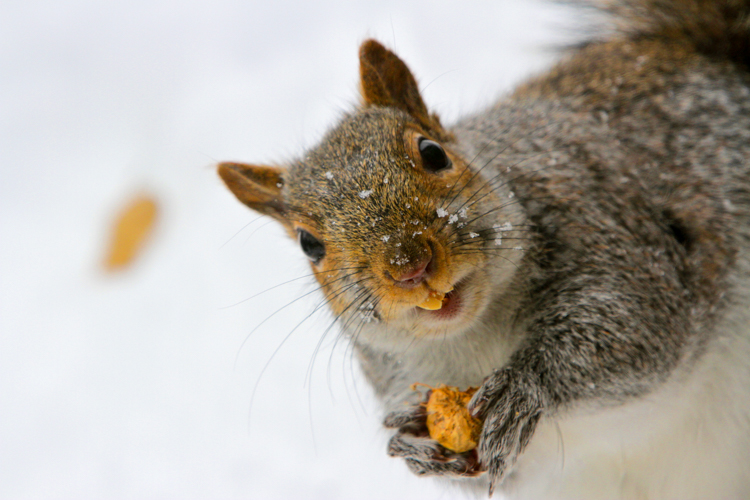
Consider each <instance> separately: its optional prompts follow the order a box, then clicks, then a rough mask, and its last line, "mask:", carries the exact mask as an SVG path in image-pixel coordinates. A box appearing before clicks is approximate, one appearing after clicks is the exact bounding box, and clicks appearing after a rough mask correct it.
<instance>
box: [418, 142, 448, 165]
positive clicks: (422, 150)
mask: <svg viewBox="0 0 750 500" xmlns="http://www.w3.org/2000/svg"><path fill="white" fill-rule="evenodd" d="M419 154H420V155H421V156H422V165H423V166H424V169H425V170H427V171H428V172H433V173H435V172H440V171H441V170H445V169H446V168H450V166H451V160H450V158H448V155H446V154H445V151H444V150H443V147H442V146H441V145H440V144H438V143H437V142H435V141H431V140H429V139H425V138H422V139H420V140H419Z"/></svg>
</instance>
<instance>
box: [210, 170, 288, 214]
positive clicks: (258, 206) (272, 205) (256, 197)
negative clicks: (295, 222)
mask: <svg viewBox="0 0 750 500" xmlns="http://www.w3.org/2000/svg"><path fill="white" fill-rule="evenodd" d="M218 172H219V177H221V180H223V181H224V184H226V185H227V187H228V188H229V190H230V191H231V192H232V193H234V195H235V196H236V197H237V199H238V200H240V201H241V202H242V203H244V204H245V205H247V206H248V207H250V208H252V209H253V210H255V211H257V212H260V213H262V214H264V215H270V216H271V217H273V218H275V219H277V220H278V221H280V222H281V223H286V222H287V221H286V212H287V210H286V205H285V204H284V200H283V198H282V197H281V188H282V187H283V185H284V179H283V177H282V172H283V170H282V169H280V168H275V167H265V166H258V165H246V164H244V163H234V162H223V163H219V166H218Z"/></svg>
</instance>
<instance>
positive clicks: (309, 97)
mask: <svg viewBox="0 0 750 500" xmlns="http://www.w3.org/2000/svg"><path fill="white" fill-rule="evenodd" d="M404 4H405V2H395V1H382V2H370V3H363V2H358V1H350V2H338V3H334V2H332V1H325V2H284V1H281V2H259V1H255V0H243V1H238V0H212V1H211V2H207V1H203V2H201V1H197V0H195V1H186V2H177V1H163V0H147V1H146V0H129V1H127V2H125V1H121V0H115V1H110V2H97V1H94V0H88V1H87V0H66V1H53V0H49V1H42V0H30V1H27V2H10V1H8V2H3V3H2V4H0V128H1V132H0V498H235V497H236V498H266V499H273V498H279V499H292V498H300V499H302V498H304V499H312V498H326V499H332V498H362V499H364V498H373V499H375V498H409V499H410V500H417V499H419V498H452V497H454V496H458V497H461V495H462V494H460V493H457V492H455V491H447V492H446V491H444V490H441V489H440V488H438V487H437V486H436V485H435V484H433V482H432V481H430V480H424V479H418V478H415V477H412V476H411V475H410V474H409V473H408V472H407V470H406V467H405V466H404V465H403V464H402V463H400V462H399V461H397V460H393V459H389V458H388V457H387V456H386V455H385V443H386V441H387V437H388V436H387V434H386V433H385V432H383V431H381V430H380V424H379V421H380V418H381V415H380V413H379V412H378V409H377V406H376V405H375V403H374V401H373V399H372V395H371V394H370V392H369V390H368V388H367V387H366V386H365V384H364V382H363V381H362V379H361V377H360V375H359V373H358V370H357V367H356V366H352V362H351V361H352V360H351V352H349V351H347V350H346V345H345V344H343V343H338V344H336V345H334V343H333V339H334V338H335V335H329V336H327V337H326V339H325V340H324V342H323V346H322V348H321V350H320V352H318V354H317V356H316V357H315V361H316V363H315V365H314V367H313V368H312V370H311V373H308V371H309V367H310V362H311V359H313V352H314V351H315V347H316V344H317V343H318V341H319V340H320V338H321V335H322V331H323V330H324V329H325V327H326V326H327V325H328V322H329V318H328V317H327V316H326V315H325V314H318V315H315V316H313V317H312V318H311V319H310V320H308V321H305V322H302V321H303V319H305V317H306V316H307V315H308V314H309V313H310V311H312V310H313V308H314V307H315V306H316V304H317V303H318V301H319V300H320V297H319V296H317V295H315V294H313V295H310V296H307V297H305V298H303V299H301V300H299V301H297V302H294V303H293V304H291V305H290V307H287V308H286V309H283V310H282V311H281V312H279V313H278V314H275V315H274V314H272V313H273V312H274V311H276V310H277V309H278V308H280V307H281V306H284V305H286V304H290V303H291V302H292V301H294V300H295V299H296V298H298V297H300V296H301V295H303V294H304V293H306V292H307V291H310V290H312V285H311V283H310V282H309V280H307V279H301V280H297V281H294V282H292V283H290V284H287V285H283V286H281V287H279V288H276V289H274V290H271V291H269V292H267V293H263V294H261V295H259V296H257V297H254V298H251V299H249V298H250V297H253V296H255V295H256V294H258V293H259V292H262V291H263V290H265V289H267V288H269V287H272V286H274V285H277V284H280V283H283V282H286V281H288V280H291V279H293V278H298V277H300V276H303V275H305V274H306V273H307V269H306V263H305V259H304V257H303V256H302V255H301V253H300V252H299V251H298V250H297V249H296V248H295V246H294V245H293V244H292V243H291V242H288V241H286V240H285V239H284V237H283V236H282V234H281V232H280V231H279V230H278V229H277V228H276V227H274V226H273V225H272V224H268V223H267V222H268V221H267V220H265V219H261V220H257V221H256V220H255V219H256V216H255V215H254V214H252V213H250V212H249V211H248V210H246V209H244V207H242V206H241V205H240V204H239V203H238V202H236V201H235V200H234V199H233V198H232V196H231V195H230V194H229V193H228V192H227V191H226V190H225V189H224V188H223V187H222V186H221V184H220V182H219V180H218V179H217V177H216V175H215V172H214V165H215V162H216V161H219V160H245V161H255V162H273V161H283V160H284V159H287V158H291V157H293V156H294V155H295V154H298V153H299V152H301V151H302V150H303V148H304V147H306V146H309V145H311V144H313V143H314V142H315V141H316V140H317V138H319V137H320V136H321V135H322V133H323V132H324V131H325V129H326V127H328V126H330V124H331V123H333V121H334V120H335V119H336V117H337V116H338V115H339V114H340V112H341V110H344V109H348V108H349V107H350V106H352V105H354V103H356V101H357V95H356V87H357V80H356V77H357V58H356V54H357V47H358V44H359V43H360V42H361V41H362V40H363V39H364V38H366V37H369V36H375V37H377V38H379V39H380V40H382V41H384V42H385V43H386V44H387V45H389V46H390V47H393V48H395V49H396V51H397V52H398V53H399V54H400V55H401V56H402V57H403V58H404V59H405V60H406V61H407V62H408V63H409V65H410V66H411V68H412V69H413V70H414V72H415V73H416V75H417V76H418V78H419V80H420V82H421V85H422V87H423V88H424V89H425V90H424V95H425V98H426V101H427V103H428V105H429V106H431V107H433V108H434V109H436V110H438V111H439V112H440V113H441V115H442V116H443V117H444V119H445V120H446V121H447V122H450V121H451V120H453V119H455V118H456V117H457V116H459V115H460V114H461V113H465V112H470V111H472V110H475V109H478V108H480V107H482V106H484V105H486V104H487V103H489V102H491V101H492V100H493V99H494V98H495V97H497V96H498V95H500V94H501V93H502V92H503V91H507V90H508V89H509V88H510V87H511V86H512V84H513V83H514V82H517V81H519V80H520V79H522V78H523V77H524V76H526V75H528V74H529V73H532V72H534V71H538V70H539V69H541V68H544V67H545V66H547V65H549V64H550V62H551V61H552V60H553V59H554V57H555V56H554V54H553V53H552V52H549V51H547V49H548V48H549V45H548V44H551V43H554V42H555V41H556V40H560V39H561V38H560V36H558V35H554V33H555V32H556V29H557V28H559V27H561V26H565V25H568V24H569V22H567V23H566V22H565V19H566V14H564V13H562V12H561V11H560V10H559V8H552V7H550V6H543V5H541V4H538V3H535V2H530V1H528V0H517V1H516V2H510V1H497V2H492V3H489V2H477V3H475V4H469V3H467V2H462V3H461V5H460V6H459V4H458V3H452V2H443V1H434V0H433V1H430V2H426V1H421V2H412V3H409V4H408V5H404ZM567 19H568V21H569V20H570V18H569V16H568V17H567ZM563 34H564V33H563ZM140 189H145V190H148V191H150V192H153V193H154V194H155V195H156V197H157V198H158V200H159V201H160V203H161V209H162V210H161V217H160V219H159V222H158V226H157V228H156V234H155V235H154V238H153V239H152V241H151V245H150V246H149V247H148V248H147V250H146V252H144V254H143V255H142V258H141V259H139V260H138V261H137V262H136V264H135V265H134V266H133V268H131V269H129V270H127V271H126V272H123V273H120V274H117V275H107V274H105V273H104V272H103V271H102V269H101V266H100V263H101V260H102V254H103V252H104V249H105V246H106V236H107V232H108V230H109V225H110V224H111V219H112V217H113V215H114V214H115V213H116V212H117V211H118V210H119V208H120V207H121V205H122V204H123V203H124V202H125V201H126V200H127V199H128V198H129V197H130V196H131V195H133V194H134V193H136V192H137V191H138V190H140ZM245 299H249V300H245ZM266 319H267V320H266ZM264 320H265V321H264ZM301 322H302V323H301ZM300 323H301V326H299V327H298V328H296V326H297V325H299V324H300ZM251 332H252V335H250V333H251ZM290 332H291V335H289V336H288V340H287V335H288V334H290ZM277 348H278V351H277ZM264 367H267V369H265V370H264ZM261 374H262V378H261ZM256 388H257V391H256V392H255V396H254V398H253V397H252V394H253V392H254V390H255V389H256ZM251 403H252V408H251Z"/></svg>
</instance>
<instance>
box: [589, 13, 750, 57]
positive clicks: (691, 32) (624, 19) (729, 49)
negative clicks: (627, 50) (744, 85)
mask: <svg viewBox="0 0 750 500" xmlns="http://www.w3.org/2000/svg"><path fill="white" fill-rule="evenodd" d="M592 3H593V4H594V5H595V6H596V7H597V8H599V9H603V10H605V11H608V12H609V13H611V14H613V15H614V17H615V20H616V23H617V25H618V27H619V28H620V29H622V30H623V31H625V32H627V33H629V34H630V35H631V36H637V37H657V38H668V39H672V40H678V41H684V42H685V43H689V44H692V45H693V46H694V47H695V48H696V49H697V50H698V51H699V52H701V53H704V54H707V55H709V56H712V57H717V58H727V59H730V60H733V61H735V62H738V63H741V64H744V65H746V66H747V67H748V68H750V0H593V2H592Z"/></svg>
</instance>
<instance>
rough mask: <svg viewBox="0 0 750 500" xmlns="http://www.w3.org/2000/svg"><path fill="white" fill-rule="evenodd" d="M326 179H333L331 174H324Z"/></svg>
mask: <svg viewBox="0 0 750 500" xmlns="http://www.w3.org/2000/svg"><path fill="white" fill-rule="evenodd" d="M326 179H328V180H329V181H330V180H332V179H333V173H331V172H326Z"/></svg>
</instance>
